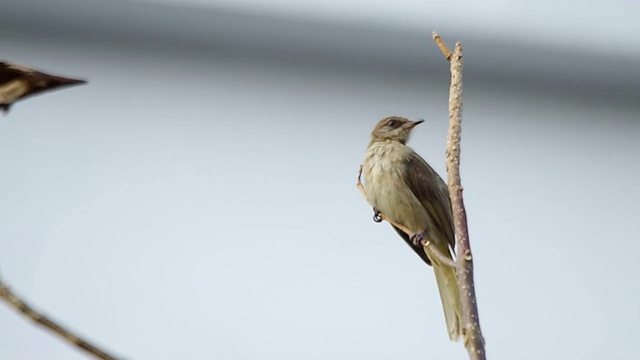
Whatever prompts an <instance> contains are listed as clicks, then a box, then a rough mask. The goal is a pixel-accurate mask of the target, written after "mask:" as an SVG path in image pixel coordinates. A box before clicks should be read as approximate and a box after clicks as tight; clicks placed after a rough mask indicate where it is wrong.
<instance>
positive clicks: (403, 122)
mask: <svg viewBox="0 0 640 360" xmlns="http://www.w3.org/2000/svg"><path fill="white" fill-rule="evenodd" d="M423 122H424V120H418V121H411V120H409V119H405V118H403V117H399V116H389V117H386V118H384V119H382V120H380V121H379V122H378V124H376V127H375V128H374V129H373V132H372V133H371V142H376V141H385V140H391V141H398V142H400V143H402V144H406V142H407V140H409V134H410V133H411V130H412V129H413V128H414V127H415V126H416V125H418V124H422V123H423Z"/></svg>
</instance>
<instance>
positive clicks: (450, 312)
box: [432, 249, 462, 341]
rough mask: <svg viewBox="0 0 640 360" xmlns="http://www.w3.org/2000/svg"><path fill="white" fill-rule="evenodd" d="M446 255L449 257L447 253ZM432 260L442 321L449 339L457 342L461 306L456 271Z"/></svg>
mask: <svg viewBox="0 0 640 360" xmlns="http://www.w3.org/2000/svg"><path fill="white" fill-rule="evenodd" d="M447 250H448V249H447ZM446 254H447V255H449V251H447V252H446ZM432 260H433V261H432V263H433V271H434V273H435V274H436V283H437V284H438V290H439V291H440V300H441V301H442V309H443V310H444V319H445V321H446V322H447V331H448V332H449V339H451V341H457V340H458V338H459V337H460V334H461V330H462V328H461V324H462V306H461V304H460V290H459V289H458V277H457V275H456V269H454V268H452V267H450V266H447V265H445V264H440V263H438V261H437V260H436V259H433V258H432Z"/></svg>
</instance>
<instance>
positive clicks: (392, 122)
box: [387, 120, 398, 128]
mask: <svg viewBox="0 0 640 360" xmlns="http://www.w3.org/2000/svg"><path fill="white" fill-rule="evenodd" d="M396 125H398V122H397V121H395V120H390V121H389V122H388V123H387V126H388V127H392V128H394V127H396Z"/></svg>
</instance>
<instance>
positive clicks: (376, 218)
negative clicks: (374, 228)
mask: <svg viewBox="0 0 640 360" xmlns="http://www.w3.org/2000/svg"><path fill="white" fill-rule="evenodd" d="M373 221H375V222H377V223H379V222H382V213H380V211H379V210H378V209H376V208H375V207H374V208H373Z"/></svg>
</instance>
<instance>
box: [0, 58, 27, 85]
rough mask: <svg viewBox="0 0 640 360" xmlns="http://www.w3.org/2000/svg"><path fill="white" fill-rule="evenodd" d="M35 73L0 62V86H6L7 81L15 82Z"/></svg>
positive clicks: (22, 67) (18, 66)
mask: <svg viewBox="0 0 640 360" xmlns="http://www.w3.org/2000/svg"><path fill="white" fill-rule="evenodd" d="M33 73H35V71H34V70H31V69H29V68H26V67H24V66H20V65H17V64H12V63H9V62H6V61H0V84H6V83H8V82H9V81H12V80H15V79H17V78H19V77H22V76H25V75H31V74H33Z"/></svg>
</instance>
